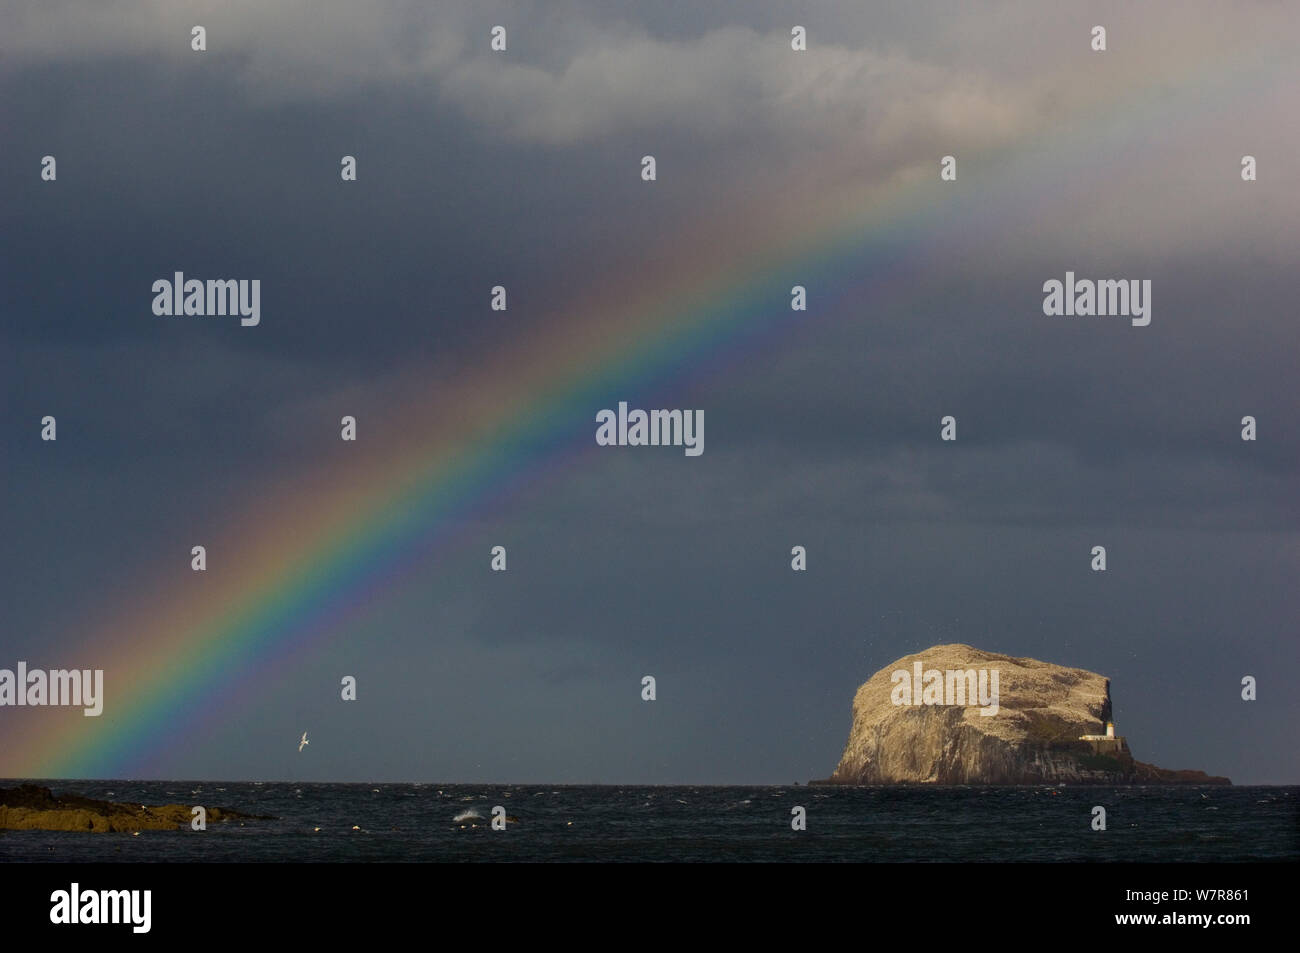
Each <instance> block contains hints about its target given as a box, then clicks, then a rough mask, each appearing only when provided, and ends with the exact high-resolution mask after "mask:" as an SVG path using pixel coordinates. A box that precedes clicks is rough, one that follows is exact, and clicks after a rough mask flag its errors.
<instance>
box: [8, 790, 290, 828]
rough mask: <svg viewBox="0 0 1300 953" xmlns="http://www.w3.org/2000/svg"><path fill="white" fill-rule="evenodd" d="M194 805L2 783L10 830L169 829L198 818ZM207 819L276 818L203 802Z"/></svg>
mask: <svg viewBox="0 0 1300 953" xmlns="http://www.w3.org/2000/svg"><path fill="white" fill-rule="evenodd" d="M193 807H194V805H192V804H163V805H160V806H157V807H149V806H147V805H143V804H124V803H120V802H117V801H97V800H95V799H94V798H88V797H77V796H76V795H73V794H68V795H64V796H63V797H56V796H55V795H54V794H53V793H51V791H50V789H49V788H43V787H38V786H37V785H34V784H23V785H20V786H19V787H16V788H0V830H11V831H34V830H39V831H95V832H98V833H108V832H113V831H120V832H128V831H166V830H179V829H182V828H188V827H189V826H190V822H191V821H192V820H193V817H194V815H193V813H192V809H193ZM204 810H205V811H206V814H207V818H206V820H207V822H208V823H209V824H211V823H221V822H224V821H244V820H258V821H268V820H272V819H273V818H270V817H266V816H264V815H259V814H244V813H241V812H239V811H232V810H229V809H227V808H220V807H207V806H206V805H205V806H204Z"/></svg>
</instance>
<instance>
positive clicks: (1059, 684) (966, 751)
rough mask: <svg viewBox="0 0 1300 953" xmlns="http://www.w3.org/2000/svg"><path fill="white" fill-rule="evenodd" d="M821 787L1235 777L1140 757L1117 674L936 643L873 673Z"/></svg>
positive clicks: (1189, 780) (858, 697)
mask: <svg viewBox="0 0 1300 953" xmlns="http://www.w3.org/2000/svg"><path fill="white" fill-rule="evenodd" d="M812 783H813V784H1059V783H1068V784H1107V785H1109V784H1231V783H1232V782H1231V781H1229V780H1228V779H1227V778H1220V777H1211V776H1210V775H1207V774H1205V773H1203V772H1201V771H1171V770H1168V769H1165V768H1157V767H1155V766H1154V765H1150V764H1144V763H1143V762H1141V761H1137V760H1135V759H1134V758H1133V755H1132V753H1131V752H1130V751H1129V747H1128V742H1127V740H1126V739H1125V738H1123V737H1122V736H1117V735H1116V734H1115V732H1114V724H1113V722H1112V720H1111V701H1110V680H1109V679H1107V678H1105V677H1104V676H1102V675H1098V674H1097V673H1096V672H1089V671H1086V670H1085V669H1080V668H1066V667H1064V666H1061V665H1054V664H1052V663H1050V662H1040V661H1038V660H1037V659H1032V658H1014V657H1012V656H1010V655H999V654H996V653H993V652H985V651H982V650H981V649H977V648H974V647H972V646H969V645H961V644H953V645H936V646H933V647H932V648H929V649H926V650H924V651H923V652H918V653H916V654H914V655H907V656H904V657H903V658H901V659H899V660H898V661H897V662H894V663H893V664H892V665H887V666H885V668H883V669H881V670H880V671H879V672H877V673H876V674H875V675H873V676H871V678H870V679H868V680H867V681H866V682H865V683H864V684H863V685H862V686H861V687H860V688H858V690H857V693H856V694H855V695H854V698H853V726H852V728H851V730H850V732H849V740H848V744H847V745H846V746H845V748H844V754H843V756H842V757H841V758H840V763H839V765H838V766H837V767H836V768H835V772H834V773H833V774H832V775H831V776H830V777H829V778H828V779H826V780H824V781H814V782H812Z"/></svg>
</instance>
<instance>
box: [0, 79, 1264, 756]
mask: <svg viewBox="0 0 1300 953" xmlns="http://www.w3.org/2000/svg"><path fill="white" fill-rule="evenodd" d="M1201 65H1202V66H1203V65H1204V64H1201ZM1260 69H1261V70H1262V67H1261V68H1260ZM1243 70H1244V67H1239V66H1238V67H1234V71H1233V75H1234V76H1237V77H1238V78H1240V77H1241V76H1243V75H1244V73H1243ZM1245 72H1247V73H1249V74H1250V81H1251V82H1260V81H1266V80H1267V77H1265V76H1263V73H1262V72H1261V71H1260V70H1254V71H1252V70H1245ZM1201 77H1202V79H1203V80H1204V82H1210V80H1209V78H1208V77H1205V76H1204V74H1201ZM1146 81H1147V82H1148V83H1149V82H1150V78H1149V77H1147V78H1146ZM1204 82H1203V83H1202V84H1201V85H1202V86H1204ZM1118 85H1119V86H1121V87H1122V84H1118ZM1192 92H1193V94H1194V95H1195V94H1196V90H1194V89H1193V90H1192ZM1119 106H1124V107H1126V109H1125V111H1124V112H1123V113H1122V114H1120V113H1117V108H1118V107H1119ZM1167 106H1168V100H1167V99H1165V98H1163V93H1162V91H1160V90H1152V89H1150V88H1148V89H1147V90H1145V91H1139V93H1136V94H1135V93H1133V92H1131V91H1129V92H1123V93H1122V94H1121V93H1115V92H1113V91H1112V92H1111V93H1109V94H1106V96H1103V97H1102V99H1101V101H1100V102H1097V103H1094V104H1093V116H1092V118H1091V119H1090V120H1089V121H1088V122H1087V123H1086V124H1084V123H1076V124H1075V125H1074V126H1071V127H1069V128H1064V129H1060V128H1052V129H1046V128H1039V129H1036V130H1029V131H1026V132H1025V133H1024V134H1022V135H1021V136H1019V137H1018V138H1017V139H1016V141H1014V142H1012V143H1011V144H1010V145H1008V146H1004V147H1002V148H1000V149H998V150H996V151H989V152H986V153H984V154H982V155H973V154H971V153H966V154H964V155H963V156H962V157H961V167H960V177H961V187H956V188H954V187H947V186H943V185H941V184H940V183H939V182H938V181H937V178H938V177H937V160H938V157H937V156H936V157H934V159H935V163H934V174H932V175H931V174H927V175H926V176H925V177H924V178H913V179H911V180H908V181H904V182H901V183H900V182H894V183H890V184H885V185H875V184H873V185H869V186H864V185H862V184H860V183H855V182H854V181H853V179H852V177H851V176H845V177H844V181H847V183H848V184H844V185H841V186H838V187H836V188H833V189H831V190H830V194H821V195H818V196H817V197H816V198H815V199H814V200H808V199H807V197H806V196H801V197H797V198H796V197H791V198H790V199H789V200H788V201H786V202H785V203H784V204H780V205H777V206H775V207H771V206H770V203H771V202H772V201H773V200H772V199H765V201H764V208H763V209H761V210H759V209H755V208H750V207H746V208H735V209H730V210H728V211H727V212H725V213H724V214H722V215H720V216H718V218H717V220H716V221H723V222H725V224H716V223H715V220H714V219H710V220H708V221H702V222H698V223H696V224H695V226H694V228H693V229H692V230H691V232H690V233H689V234H682V235H677V236H674V240H673V243H672V244H671V245H670V246H668V247H667V249H666V250H665V251H664V253H663V254H662V255H659V256H655V258H654V260H655V261H656V262H657V263H661V264H659V265H658V266H657V267H658V270H657V271H654V272H650V271H648V270H644V271H642V272H641V273H640V274H639V275H638V276H635V277H629V276H626V275H622V276H616V277H614V278H611V279H606V280H604V281H602V282H601V283H600V285H599V286H598V287H595V288H592V287H587V286H584V287H583V289H582V293H581V298H582V301H583V304H582V307H581V309H580V310H578V311H576V312H574V313H566V314H560V315H554V316H553V320H551V321H549V322H545V323H542V322H539V323H538V324H537V325H536V327H535V330H533V331H531V332H529V333H527V334H526V335H524V336H523V337H521V338H519V339H517V340H515V341H514V342H513V343H511V344H509V345H508V346H507V347H506V348H504V349H503V350H501V351H499V352H495V353H493V354H490V355H486V356H485V357H484V358H483V360H481V361H480V362H478V363H477V364H476V365H475V366H473V367H469V368H466V369H465V370H464V371H463V372H462V373H460V374H459V375H457V376H455V377H454V378H452V379H449V380H439V381H436V382H434V383H421V382H420V378H419V369H418V368H412V369H411V373H410V381H411V383H410V385H409V389H408V392H409V395H410V399H409V401H408V406H407V408H406V410H405V411H404V412H403V413H402V415H401V416H402V419H403V422H404V424H405V425H406V433H407V436H406V437H405V438H404V439H402V440H395V439H387V440H386V441H384V442H383V443H382V445H380V446H379V447H377V448H376V447H374V446H373V445H368V444H367V443H366V442H365V441H364V439H363V441H362V442H361V443H359V444H357V445H354V446H355V447H356V448H357V449H363V450H364V452H361V453H356V454H354V455H352V456H351V460H350V461H349V462H347V463H345V464H341V465H339V466H337V467H330V468H328V469H326V470H322V471H320V472H317V473H315V474H313V475H312V476H310V477H309V478H308V479H309V482H307V483H306V484H305V485H304V484H303V483H302V482H301V480H299V481H298V482H296V483H295V484H293V485H292V486H284V487H280V488H278V489H276V490H273V491H270V492H267V493H266V495H265V496H264V497H262V498H261V499H259V501H258V502H256V503H254V504H252V505H250V506H249V507H248V509H247V511H246V512H244V513H243V514H241V515H240V516H239V517H237V518H236V519H234V520H233V521H232V522H231V524H230V526H231V528H230V529H229V530H228V531H227V532H226V533H225V534H223V538H222V539H220V540H218V541H215V542H214V543H213V544H212V545H210V546H209V547H208V549H209V553H237V554H238V557H237V563H238V565H237V567H236V568H233V569H230V570H227V571H224V572H223V573H221V574H220V575H214V574H207V575H208V576H209V577H211V578H209V579H204V580H203V582H202V584H201V585H192V584H183V585H180V584H178V585H175V586H171V587H167V586H165V585H161V584H156V585H155V586H154V587H153V588H154V589H155V590H159V591H155V592H153V593H152V594H149V595H145V594H143V593H133V594H132V597H131V599H130V601H127V602H124V604H123V605H122V606H121V607H118V608H117V610H116V611H112V612H110V613H109V616H110V621H108V622H106V623H99V624H96V625H95V626H93V627H92V628H91V630H90V632H91V634H90V637H89V638H87V639H86V641H85V644H84V646H83V647H82V648H81V649H80V650H79V651H78V652H75V653H70V654H69V655H68V656H66V657H67V658H76V659H78V660H79V661H78V663H77V664H82V665H84V664H86V663H85V662H82V661H80V660H81V659H83V658H85V659H89V658H104V657H108V659H109V664H108V665H104V666H103V667H105V668H106V670H107V677H108V678H109V679H110V680H115V681H116V685H117V686H118V687H117V688H116V691H115V693H114V695H113V696H111V697H110V704H111V706H112V707H111V712H110V711H109V710H106V713H105V715H104V716H102V717H101V719H86V718H84V717H82V715H81V712H80V711H79V710H75V711H64V710H59V711H56V710H49V709H46V710H41V711H39V712H33V711H32V710H30V709H26V710H14V709H11V710H9V712H8V713H6V715H5V717H6V721H7V722H8V724H9V725H13V724H14V723H15V721H16V722H17V725H18V727H17V728H16V729H15V730H13V731H12V732H10V731H6V734H7V735H8V737H6V738H5V739H4V744H3V746H0V776H10V777H35V778H73V777H82V778H87V777H139V776H142V774H141V772H145V771H147V770H149V765H150V763H151V760H152V759H155V758H157V757H158V753H159V752H165V751H167V750H169V746H171V745H173V744H175V743H176V741H177V740H178V739H179V738H182V737H183V736H184V733H185V730H186V727H187V726H188V725H190V724H192V723H193V722H194V721H195V719H197V718H198V717H200V716H201V715H202V713H204V712H205V711H210V710H213V709H217V708H220V707H222V706H228V705H230V704H231V700H232V697H233V693H235V692H238V691H248V690H249V689H248V688H247V687H244V688H239V687H238V686H240V685H244V686H247V684H248V682H249V679H250V673H251V672H253V671H256V670H257V669H258V667H259V666H263V665H265V664H266V663H267V662H268V661H274V660H275V659H283V658H285V657H287V656H289V655H291V654H293V653H297V652H299V651H301V650H303V649H310V648H311V647H312V646H313V645H316V644H319V643H323V642H324V641H326V640H328V639H329V638H330V637H331V634H332V633H335V632H337V631H338V630H339V629H340V627H342V626H344V625H345V624H347V622H348V621H349V620H353V619H356V618H358V617H359V616H362V615H363V614H364V613H365V612H366V611H367V610H368V609H369V608H370V607H371V606H373V605H374V604H375V602H376V600H378V599H380V598H382V597H383V595H384V594H385V593H386V592H389V591H390V590H391V589H392V588H393V587H395V586H398V585H400V584H401V582H402V581H403V580H404V579H406V578H408V577H410V576H411V575H412V574H413V573H415V572H418V571H419V569H420V568H421V567H422V566H424V565H426V564H427V561H428V560H429V559H430V558H432V557H433V556H434V555H435V554H436V552H437V551H438V549H439V547H440V546H444V545H445V544H446V542H447V541H448V540H450V539H452V538H454V536H455V534H456V533H457V531H458V530H459V529H460V528H461V527H463V526H464V525H465V522H466V520H467V519H468V518H470V517H471V516H472V515H474V514H475V513H476V512H479V511H481V510H483V509H484V508H486V507H488V506H492V505H499V504H500V502H501V501H502V500H506V499H508V498H509V497H510V495H511V493H512V492H514V491H515V490H516V489H518V488H519V487H521V486H523V485H525V484H528V483H530V482H532V481H535V480H538V479H542V478H545V477H548V476H549V477H552V478H554V477H557V476H560V477H562V474H563V466H564V464H565V462H566V461H571V460H572V459H573V458H574V457H575V456H576V455H579V454H583V453H590V452H594V451H593V450H592V448H593V446H594V444H593V437H592V435H593V433H594V412H595V410H596V409H599V408H600V407H602V406H606V405H607V404H606V403H604V402H603V401H604V400H605V399H606V398H607V397H608V396H609V395H610V394H611V393H614V392H615V390H616V391H617V393H618V394H619V395H622V396H625V397H628V396H635V395H636V394H638V393H641V392H644V389H646V388H650V387H665V386H670V385H671V384H672V382H673V380H674V377H675V376H676V375H679V374H684V373H690V374H702V373H715V372H717V371H719V370H721V369H723V368H724V367H725V366H727V365H729V364H731V365H734V364H740V363H743V358H744V356H745V355H746V354H747V353H751V352H752V351H753V350H754V349H756V348H761V347H763V346H765V345H766V344H767V343H768V342H770V341H771V340H773V339H774V338H777V337H780V336H789V335H795V334H807V333H813V332H814V331H815V329H816V327H817V326H818V323H819V322H820V321H824V320H825V317H824V315H826V314H828V313H831V312H834V311H836V310H840V311H843V310H845V309H836V308H835V307H834V305H835V304H836V303H837V302H838V301H840V300H842V299H844V298H846V296H848V295H849V294H853V295H855V296H857V298H856V299H855V300H868V301H870V302H871V304H870V310H875V309H877V308H879V307H880V306H882V304H884V303H885V302H887V301H893V300H898V299H901V298H906V297H907V296H908V295H914V294H915V293H916V292H917V290H918V289H919V288H920V287H921V282H922V281H923V276H924V270H923V268H922V265H923V264H924V262H925V261H926V260H927V258H928V256H932V254H933V252H934V245H935V243H936V242H938V243H939V244H943V243H944V242H945V241H949V242H950V241H951V240H950V239H937V238H936V237H935V236H937V235H944V234H947V235H952V234H959V235H962V236H965V237H964V238H962V239H961V241H962V242H963V243H975V242H978V241H980V240H981V239H982V234H983V230H984V229H987V228H990V227H1003V226H1004V222H1005V220H1006V219H1007V217H1008V216H1011V215H1013V214H1015V215H1017V216H1019V217H1020V220H1023V217H1024V216H1026V215H1032V214H1034V212H1035V211H1040V212H1041V209H1042V206H1043V204H1044V202H1047V201H1050V200H1051V194H1052V190H1053V185H1054V183H1057V182H1059V181H1060V177H1062V176H1068V175H1069V174H1070V167H1071V166H1072V165H1074V164H1077V163H1078V162H1080V161H1081V160H1080V159H1079V158H1078V157H1079V156H1081V155H1084V154H1085V153H1086V152H1087V149H1086V148H1084V144H1085V143H1086V144H1091V145H1092V146H1093V148H1094V149H1095V147H1096V137H1097V136H1098V135H1101V134H1107V135H1110V136H1112V137H1113V138H1114V140H1115V142H1116V143H1120V142H1123V141H1125V140H1126V138H1127V137H1130V136H1133V135H1144V134H1146V133H1147V131H1149V125H1148V126H1146V127H1143V125H1142V124H1143V123H1148V124H1149V123H1151V122H1158V118H1157V117H1158V112H1159V110H1162V109H1165V108H1167ZM1075 118H1077V117H1075ZM1185 134H1186V130H1184V131H1183V132H1182V133H1180V135H1185ZM1041 143H1047V144H1048V146H1049V148H1047V149H1046V150H1045V151H1044V150H1041V149H1039V150H1038V151H1036V152H1034V154H1033V155H1026V152H1025V150H1026V147H1027V146H1035V147H1037V146H1038V145H1039V144H1041ZM1031 151H1032V150H1031ZM1017 209H1018V210H1020V211H1019V212H1013V210H1017ZM1026 209H1028V212H1026V211H1025V210H1026ZM771 236H779V238H776V239H774V238H772V237H771ZM792 284H804V285H806V286H807V287H808V289H809V301H810V310H809V311H808V312H806V313H798V314H797V313H793V312H791V311H790V309H789V294H790V287H791V285H792ZM864 295H871V296H872V297H870V298H868V299H864V298H863V296H864ZM516 307H517V305H516ZM485 552H486V551H485ZM485 558H486V555H485ZM160 578H162V577H161V576H160ZM171 578H172V579H175V578H176V577H175V575H174V574H173V575H172V576H171ZM39 661H40V660H36V659H30V660H29V662H31V663H32V664H38V663H39ZM124 683H126V684H127V685H129V689H127V690H124V689H123V687H121V686H123V684H124ZM10 715H13V716H14V717H13V718H12V719H11V718H10ZM132 772H135V773H132Z"/></svg>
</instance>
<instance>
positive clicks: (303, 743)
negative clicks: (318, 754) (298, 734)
mask: <svg viewBox="0 0 1300 953" xmlns="http://www.w3.org/2000/svg"><path fill="white" fill-rule="evenodd" d="M309 744H311V742H310V741H308V740H307V732H305V731H304V732H303V733H302V741H300V742H298V751H299V752H300V753H301V751H302V749H303V748H304V747H306V746H307V745H309Z"/></svg>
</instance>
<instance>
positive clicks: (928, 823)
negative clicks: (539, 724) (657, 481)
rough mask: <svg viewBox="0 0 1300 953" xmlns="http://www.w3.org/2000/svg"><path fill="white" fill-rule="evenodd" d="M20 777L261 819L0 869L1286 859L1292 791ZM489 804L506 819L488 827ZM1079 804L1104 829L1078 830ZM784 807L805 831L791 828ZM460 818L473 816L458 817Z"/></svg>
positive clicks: (49, 848) (1299, 804) (67, 789)
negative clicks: (175, 864)
mask: <svg viewBox="0 0 1300 953" xmlns="http://www.w3.org/2000/svg"><path fill="white" fill-rule="evenodd" d="M15 783H18V782H14V781H6V782H3V784H0V786H4V787H8V786H11V785H13V784H15ZM34 783H37V784H41V785H44V786H46V787H49V788H51V789H52V790H53V791H54V792H55V794H80V795H84V796H86V797H93V798H101V799H105V800H113V801H126V802H139V803H140V804H149V805H156V804H171V803H183V804H189V805H198V804H201V805H204V806H207V807H209V808H210V807H214V806H215V807H221V808H233V809H234V810H238V811H243V812H245V813H250V814H270V815H274V816H275V818H276V819H275V820H271V821H247V822H242V824H241V822H227V823H223V824H218V823H212V824H210V825H209V826H208V829H207V831H204V832H193V831H188V830H186V831H176V832H172V831H143V832H141V833H140V834H139V835H138V836H134V835H132V834H90V833H53V832H46V831H0V861H7V862H17V861H73V862H88V861H89V862H95V861H126V862H135V863H139V862H149V861H209V862H221V861H235V862H239V861H253V862H266V861H272V862H274V861H344V862H355V861H415V862H420V861H696V862H699V861H908V862H914V861H921V862H929V861H948V862H950V861H993V862H1005V861H1035V862H1042V861H1052V862H1069V861H1115V862H1124V863H1134V862H1151V861H1157V862H1169V861H1177V862H1189V861H1260V860H1269V861H1276V860H1288V861H1296V860H1300V787H1120V788H1100V787H1088V788H1084V787H1076V788H1071V787H1058V788H1050V787H1022V788H978V787H943V788H937V787H924V788H840V787H826V788H823V787H639V786H632V785H629V786H625V787H619V786H572V785H533V784H525V785H473V784H443V785H440V784H308V783H288V782H285V783H280V782H266V783H245V782H182V781H36V782H34ZM495 805H501V806H502V807H504V808H505V810H506V812H507V813H508V814H509V815H511V816H513V817H517V818H518V823H512V824H510V825H509V826H508V828H507V829H506V830H505V831H494V830H492V829H491V827H490V826H489V822H490V819H491V816H492V808H493V806H495ZM1094 805H1101V806H1102V807H1104V808H1105V809H1106V822H1107V829H1106V830H1105V831H1093V830H1092V827H1091V823H1092V808H1093V806H1094ZM796 806H801V807H803V808H805V809H806V811H807V830H805V831H794V830H792V829H791V826H790V822H791V817H792V815H791V809H792V808H794V807H796ZM465 812H474V813H477V814H478V815H479V817H477V818H475V817H472V816H471V817H467V818H464V819H462V820H460V821H457V820H456V817H457V816H458V815H461V814H463V813H465ZM472 825H477V826H472ZM354 826H355V827H356V828H358V829H357V830H354V829H353V827H354ZM316 828H319V831H317V830H316Z"/></svg>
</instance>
